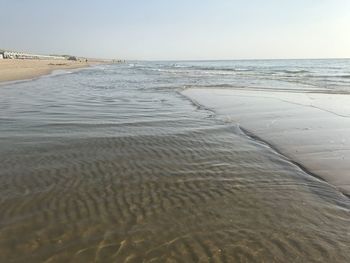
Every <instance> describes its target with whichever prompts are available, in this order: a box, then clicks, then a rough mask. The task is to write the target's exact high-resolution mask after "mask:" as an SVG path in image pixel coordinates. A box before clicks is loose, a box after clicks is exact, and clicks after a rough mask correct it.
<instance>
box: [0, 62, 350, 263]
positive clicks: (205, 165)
mask: <svg viewBox="0 0 350 263" xmlns="http://www.w3.org/2000/svg"><path fill="white" fill-rule="evenodd" d="M230 63H233V62H230ZM235 63H237V62H235ZM251 63H253V62H251ZM259 63H260V62H259ZM281 63H282V62H281ZM194 64H196V63H194ZM209 64H210V63H209ZM225 65H226V67H232V65H230V66H228V65H227V64H225V63H224V65H220V66H221V67H222V66H225ZM199 66H200V67H202V68H204V69H200V68H199V69H198V65H192V64H191V65H187V64H186V63H183V64H180V63H163V64H161V63H137V62H135V63H134V64H133V65H132V64H124V65H111V66H99V67H96V68H90V69H85V70H82V71H79V72H74V73H72V74H67V75H55V76H47V77H43V78H40V79H38V80H35V81H30V82H23V83H16V84H13V85H5V86H3V87H1V88H0V160H1V167H0V259H1V260H0V262H26V263H28V262H50V263H51V262H327V261H328V262H349V261H350V202H349V199H348V198H347V197H345V196H343V195H342V194H341V193H340V192H339V191H337V189H336V188H335V187H333V186H331V185H330V184H328V183H326V182H323V181H321V180H319V179H317V178H315V177H312V176H310V175H309V174H307V173H305V172H304V171H302V170H300V169H299V168H298V167H297V166H295V165H294V164H293V163H292V162H291V161H290V160H288V159H286V158H285V157H283V156H281V155H279V154H277V153H276V152H274V150H272V149H271V148H269V147H268V146H266V145H264V144H263V143H260V142H259V141H255V140H253V139H251V138H249V137H247V136H246V135H245V134H244V133H243V132H242V131H241V130H240V129H239V128H238V126H237V125H236V124H234V123H231V124H228V123H224V122H222V121H220V120H219V119H216V118H215V116H214V114H213V113H212V112H211V111H209V110H207V109H204V108H201V107H198V106H196V105H194V104H193V103H192V102H191V101H190V100H188V99H187V98H185V97H183V96H182V95H180V94H179V93H178V92H177V91H178V90H180V89H181V88H183V87H184V86H187V85H189V86H193V85H199V86H200V85H209V84H210V85H218V86H222V85H227V83H232V82H233V80H234V79H236V77H237V76H229V77H223V78H218V75H214V76H213V75H212V73H210V74H209V75H208V74H207V73H206V72H207V71H208V67H211V66H210V65H208V64H205V63H204V64H203V65H199ZM216 66H217V65H216ZM186 67H190V68H186ZM276 67H277V66H276ZM286 67H287V66H286ZM184 68H185V70H186V71H185V72H182V73H179V72H178V71H179V70H184ZM258 68H259V67H258ZM287 68H288V69H289V67H287ZM215 70H217V69H215ZM215 70H214V71H215ZM225 70H226V71H229V70H227V69H225ZM342 70H343V71H344V70H345V71H346V67H345V69H344V68H343V69H342ZM209 71H210V70H209ZM221 71H222V70H221ZM221 71H220V72H221ZM174 72H175V73H174ZM198 72H199V73H198ZM219 74H221V73H219ZM288 74H290V73H288ZM244 78H246V81H245V82H246V83H248V82H254V79H256V78H257V77H256V76H254V77H249V76H248V77H247V76H246V77H244ZM237 81H238V80H237ZM279 81H280V80H279ZM259 83H260V84H261V86H269V84H268V83H271V80H270V79H268V80H266V82H265V80H261V81H259ZM230 85H231V84H230ZM293 85H294V86H293V88H294V87H295V88H298V87H299V86H298V85H297V84H293ZM248 86H249V85H248ZM287 86H288V88H286V90H288V89H289V88H290V84H288V83H287V84H286V87H287ZM271 87H273V86H271ZM339 87H340V88H338V89H336V90H338V91H341V92H344V90H346V88H344V87H343V86H341V85H340V86H339ZM318 89H322V88H320V87H318ZM306 90H307V89H306ZM324 91H325V90H322V92H324Z"/></svg>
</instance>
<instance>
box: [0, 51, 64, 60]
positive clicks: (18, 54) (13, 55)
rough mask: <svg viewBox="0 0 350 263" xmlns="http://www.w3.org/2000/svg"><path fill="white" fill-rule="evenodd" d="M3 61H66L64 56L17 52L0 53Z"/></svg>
mask: <svg viewBox="0 0 350 263" xmlns="http://www.w3.org/2000/svg"><path fill="white" fill-rule="evenodd" d="M1 57H2V58H3V59H66V58H65V57H63V56H50V55H37V54H29V53H23V52H16V51H0V58H1Z"/></svg>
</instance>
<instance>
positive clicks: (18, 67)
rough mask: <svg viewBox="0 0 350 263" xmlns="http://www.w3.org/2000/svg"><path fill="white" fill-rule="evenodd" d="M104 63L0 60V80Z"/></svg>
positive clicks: (29, 77)
mask: <svg viewBox="0 0 350 263" xmlns="http://www.w3.org/2000/svg"><path fill="white" fill-rule="evenodd" d="M101 63H106V62H103V61H99V60H93V61H88V62H80V61H69V60H20V59H3V60H0V82H7V81H15V80H25V79H32V78H36V77H39V76H42V75H46V74H49V73H51V72H52V71H54V70H58V69H77V68H84V67H89V66H91V65H96V64H101Z"/></svg>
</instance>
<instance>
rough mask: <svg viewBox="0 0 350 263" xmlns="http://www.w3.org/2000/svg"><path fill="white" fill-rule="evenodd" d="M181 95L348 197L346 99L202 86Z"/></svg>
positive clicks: (349, 113) (349, 102)
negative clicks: (266, 145)
mask: <svg viewBox="0 0 350 263" xmlns="http://www.w3.org/2000/svg"><path fill="white" fill-rule="evenodd" d="M183 94H184V95H186V96H189V97H190V98H191V99H193V100H195V101H196V102H198V103H199V104H201V105H204V106H205V107H208V108H211V109H213V110H214V111H215V112H216V113H217V114H218V115H219V117H221V118H223V119H224V120H225V121H227V122H233V123H238V124H239V125H240V127H241V128H242V129H243V130H245V131H247V132H248V133H250V135H252V136H253V137H258V138H259V139H262V140H264V141H265V142H267V143H268V144H270V145H272V146H273V147H274V148H275V149H277V150H278V151H279V152H281V153H282V154H284V155H286V156H288V157H289V158H291V159H292V160H293V161H296V162H297V163H298V164H300V165H301V166H302V167H304V168H306V169H307V170H308V171H310V172H311V173H313V174H314V175H316V176H320V177H321V178H323V179H325V180H326V181H328V182H330V183H331V184H332V185H334V186H336V187H337V188H338V189H339V190H340V191H342V192H343V193H345V194H347V195H349V194H350V176H349V170H350V161H349V160H350V119H349V117H350V95H346V94H326V93H296V92H295V93H292V92H288V93H286V92H270V91H261V90H260V91H259V90H232V89H231V90H229V89H205V88H200V89H199V88H192V89H188V90H185V91H184V92H183Z"/></svg>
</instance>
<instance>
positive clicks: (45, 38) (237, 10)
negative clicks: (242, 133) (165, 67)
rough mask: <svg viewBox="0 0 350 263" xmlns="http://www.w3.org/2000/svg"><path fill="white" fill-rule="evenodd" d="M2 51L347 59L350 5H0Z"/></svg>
mask: <svg viewBox="0 0 350 263" xmlns="http://www.w3.org/2000/svg"><path fill="white" fill-rule="evenodd" d="M0 12H1V13H0V48H5V49H14V50H21V51H30V52H39V53H49V54H51V53H58V54H62V53H63V54H73V55H81V56H89V57H104V58H125V59H155V60H158V59H159V60H163V59H165V60H166V59H181V60H183V59H244V58H247V59H250V58H326V57H331V58H334V57H348V58H349V57H350V0H124V1H122V0H0Z"/></svg>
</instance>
